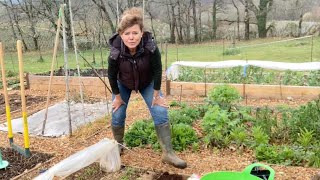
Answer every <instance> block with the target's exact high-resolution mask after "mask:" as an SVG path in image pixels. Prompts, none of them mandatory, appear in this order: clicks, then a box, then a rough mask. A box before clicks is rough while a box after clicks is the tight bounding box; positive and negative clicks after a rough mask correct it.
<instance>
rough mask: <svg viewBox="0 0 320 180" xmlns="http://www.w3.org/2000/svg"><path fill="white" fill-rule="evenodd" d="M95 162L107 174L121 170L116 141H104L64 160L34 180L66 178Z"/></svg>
mask: <svg viewBox="0 0 320 180" xmlns="http://www.w3.org/2000/svg"><path fill="white" fill-rule="evenodd" d="M94 162H100V167H101V169H102V170H104V171H106V172H115V171H118V170H120V166H121V159H120V153H119V148H118V145H117V143H116V142H115V141H114V140H110V139H107V138H106V139H103V140H101V141H100V142H98V143H97V144H94V145H92V146H89V147H87V148H85V149H83V150H81V151H79V152H77V153H76V154H73V155H71V156H70V157H68V158H67V159H64V160H62V161H61V162H59V163H58V164H56V165H55V166H53V167H52V168H50V169H49V170H47V171H45V172H44V173H42V174H40V175H39V176H38V177H36V178H35V179H34V180H51V179H53V178H54V177H55V176H57V177H65V176H68V175H70V174H72V173H74V172H77V171H78V170H80V169H82V168H85V167H87V166H89V165H90V164H92V163H94Z"/></svg>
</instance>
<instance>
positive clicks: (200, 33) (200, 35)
mask: <svg viewBox="0 0 320 180" xmlns="http://www.w3.org/2000/svg"><path fill="white" fill-rule="evenodd" d="M198 17H199V37H198V40H199V41H200V42H201V37H202V28H201V27H202V21H201V1H199V16H198Z"/></svg>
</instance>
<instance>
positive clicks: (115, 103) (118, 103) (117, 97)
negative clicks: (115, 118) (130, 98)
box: [112, 94, 126, 112]
mask: <svg viewBox="0 0 320 180" xmlns="http://www.w3.org/2000/svg"><path fill="white" fill-rule="evenodd" d="M122 104H126V103H124V101H123V100H122V98H121V96H120V94H117V95H115V98H114V100H113V102H112V109H113V111H112V112H116V111H117V110H118V109H119V108H120V106H121V105H122Z"/></svg>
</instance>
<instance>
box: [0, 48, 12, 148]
mask: <svg viewBox="0 0 320 180" xmlns="http://www.w3.org/2000/svg"><path fill="white" fill-rule="evenodd" d="M0 64H1V70H2V86H3V93H4V101H5V104H6V116H7V123H8V138H9V141H10V143H11V142H13V133H12V123H11V113H10V104H9V102H10V101H9V96H8V90H7V80H6V70H5V65H4V52H3V46H2V43H1V42H0Z"/></svg>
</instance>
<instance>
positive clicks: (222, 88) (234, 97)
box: [208, 85, 240, 110]
mask: <svg viewBox="0 0 320 180" xmlns="http://www.w3.org/2000/svg"><path fill="white" fill-rule="evenodd" d="M208 100H209V102H211V103H213V104H217V105H219V106H220V107H221V108H222V109H226V110H230V108H231V105H232V104H233V103H235V102H237V101H239V100H240V94H239V92H238V91H237V90H236V89H235V88H234V87H231V86H229V85H219V86H216V87H215V88H213V89H211V90H210V91H209V94H208Z"/></svg>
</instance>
